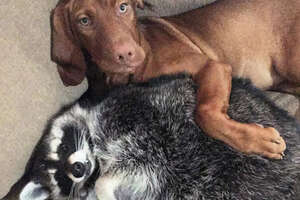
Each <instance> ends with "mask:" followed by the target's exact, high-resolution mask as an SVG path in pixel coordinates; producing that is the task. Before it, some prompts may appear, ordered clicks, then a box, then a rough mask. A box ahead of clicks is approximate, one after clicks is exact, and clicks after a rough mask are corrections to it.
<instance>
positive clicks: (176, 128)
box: [4, 75, 300, 200]
mask: <svg viewBox="0 0 300 200" xmlns="http://www.w3.org/2000/svg"><path fill="white" fill-rule="evenodd" d="M196 89H197V88H196V86H195V85H194V84H193V81H192V80H191V78H190V77H189V76H187V75H177V76H164V77H160V78H157V79H153V80H151V81H150V82H147V83H139V84H132V85H129V86H121V87H119V88H115V89H113V90H112V92H110V93H109V94H108V96H107V97H101V98H100V99H99V100H96V101H94V99H93V100H91V99H89V98H86V96H85V95H84V96H83V97H82V98H81V99H80V100H79V101H78V102H75V103H74V104H73V105H70V106H67V107H65V108H63V109H62V110H61V111H60V112H59V113H58V114H56V115H55V116H54V117H53V119H52V120H50V121H49V124H48V126H47V128H46V129H45V133H44V136H43V137H42V138H41V140H40V142H39V143H38V145H37V147H36V149H35V151H34V153H33V155H32V157H31V159H30V161H29V162H28V165H27V168H26V171H25V174H24V176H23V177H22V178H21V179H20V181H18V182H17V183H16V184H15V186H14V187H13V188H12V190H11V192H10V193H9V194H8V195H7V196H6V197H5V198H4V199H5V200H10V199H18V197H17V196H18V195H16V193H18V192H20V191H21V192H22V190H23V189H24V185H26V184H27V183H28V182H32V181H34V183H35V184H38V185H41V186H42V187H41V189H42V190H40V191H38V192H42V193H41V194H44V195H49V196H50V198H49V199H48V200H60V199H68V197H69V195H70V188H71V185H72V184H73V183H72V180H71V179H70V178H69V177H68V176H67V173H66V172H65V171H64V168H63V167H61V166H63V164H64V163H65V162H66V161H65V160H64V159H63V157H62V156H60V154H59V155H58V158H59V160H58V161H57V160H54V161H53V162H52V161H51V160H50V162H49V156H47V155H49V153H50V152H51V148H50V146H51V145H50V144H52V143H51V140H49V138H53V137H52V136H55V137H61V138H62V139H61V142H60V143H59V144H60V145H63V144H64V143H70V141H71V140H69V139H68V138H67V137H66V136H67V135H68V134H71V135H72V134H74V135H75V134H81V135H82V136H85V137H84V138H86V139H85V140H83V141H84V142H88V140H89V139H90V138H92V141H93V144H89V148H90V149H89V151H88V152H89V153H90V152H92V154H93V156H92V158H94V159H95V160H93V162H92V163H94V162H95V163H96V164H97V166H99V167H95V168H94V171H93V172H91V173H90V174H92V175H90V177H88V178H86V179H84V180H83V181H82V182H80V183H77V184H78V187H77V190H78V191H82V189H83V191H86V192H87V195H86V196H85V197H81V198H80V197H78V198H75V197H74V196H72V195H71V199H82V200H94V199H95V200H96V199H97V197H96V196H95V192H96V193H97V195H98V197H99V199H100V200H148V199H149V200H150V199H151V200H195V199H201V200H227V199H232V200H242V199H243V200H244V199H245V200H273V199H274V200H275V199H276V200H277V199H280V200H294V199H300V198H299V196H298V195H299V193H298V184H299V181H298V179H299V173H300V165H299V163H300V146H299V145H300V139H299V131H300V129H299V125H298V124H297V122H296V121H295V119H294V118H292V117H290V116H288V114H287V113H286V112H285V111H283V110H281V109H279V108H277V107H276V106H275V105H274V104H273V103H272V102H270V101H269V100H268V99H267V98H266V97H265V96H264V95H263V94H262V92H261V91H259V90H257V89H255V88H254V87H253V86H252V85H251V84H250V83H249V81H245V80H241V79H236V80H234V81H233V88H232V94H231V100H230V108H229V114H230V116H231V117H232V118H233V119H235V120H238V121H241V122H245V123H259V124H262V125H264V126H272V127H275V128H276V129H277V130H278V131H279V132H280V133H281V135H282V136H283V137H284V139H285V141H286V143H287V150H286V152H285V154H286V156H285V157H284V159H283V160H269V159H266V158H262V157H260V156H255V155H251V156H249V155H244V154H242V153H239V152H236V151H235V150H233V149H231V148H230V147H228V146H227V145H225V144H223V143H222V142H219V141H216V140H214V139H212V138H210V137H208V136H206V135H205V134H204V133H203V132H202V131H201V129H199V128H198V126H197V125H196V123H195V122H194V111H195V106H196V99H195V92H196ZM103 99H104V100H103ZM66 126H67V127H69V129H68V132H66V130H67V129H65V128H64V127H66ZM72 127H73V128H72ZM53 130H56V132H55V133H59V134H55V133H54V132H53ZM72 130H74V133H72ZM70 131H71V132H70ZM86 134H88V136H87V135H86ZM71 143H72V142H71ZM56 144H57V143H54V144H52V146H53V147H54V149H56ZM73 146H74V145H73ZM58 148H60V147H58ZM75 151H76V148H73V149H71V152H75ZM88 152H87V153H88ZM50 159H51V157H50ZM51 173H54V174H52V176H53V177H54V178H55V181H56V183H57V184H56V185H53V180H52V182H51V178H49V177H51ZM96 179H97V181H96ZM95 181H96V187H95V188H94V185H95ZM22 188H23V189H22ZM45 192H46V193H45ZM28 194H30V195H32V194H34V195H35V194H39V193H35V191H33V192H32V193H31V192H30V191H29V192H28ZM78 194H80V192H79V193H78ZM33 200H36V199H33Z"/></svg>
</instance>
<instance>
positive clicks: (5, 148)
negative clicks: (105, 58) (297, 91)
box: [0, 0, 298, 197]
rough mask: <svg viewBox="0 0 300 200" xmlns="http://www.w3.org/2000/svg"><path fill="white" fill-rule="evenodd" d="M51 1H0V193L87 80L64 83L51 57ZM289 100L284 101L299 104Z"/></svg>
mask: <svg viewBox="0 0 300 200" xmlns="http://www.w3.org/2000/svg"><path fill="white" fill-rule="evenodd" d="M203 1H205V0H153V1H152V2H153V4H154V5H157V4H158V2H161V4H160V5H161V6H155V7H154V8H157V9H158V11H157V12H155V13H156V14H157V13H164V14H170V13H172V14H173V13H177V12H179V11H182V10H187V9H191V8H193V7H197V6H198V5H200V4H201V2H203ZM210 1H212V0H210ZM175 2H176V3H175ZM205 2H207V1H205ZM55 4H56V0H53V1H49V0H47V1H45V0H38V1H28V0H0V110H1V112H0V172H1V173H0V176H1V177H0V197H2V196H3V195H4V194H6V193H7V191H8V190H9V188H10V186H11V185H12V184H13V183H14V182H15V181H16V180H17V179H18V178H19V177H20V176H21V175H22V173H23V170H24V168H25V164H26V162H27V160H28V158H29V156H30V153H31V151H32V149H33V146H34V145H35V144H36V142H37V140H38V139H39V137H40V135H41V133H42V130H43V127H44V125H45V123H46V121H47V119H48V118H49V116H51V115H52V114H54V113H55V112H56V111H57V110H58V109H59V107H60V106H61V105H64V104H66V103H68V102H70V101H72V100H74V99H75V98H77V97H78V96H79V95H80V94H81V93H82V92H83V91H84V90H85V88H86V83H83V84H82V85H81V86H79V87H72V88H65V87H64V86H63V85H62V83H61V81H60V80H59V77H58V74H57V72H56V68H55V64H53V63H52V62H51V61H50V58H49V57H50V50H49V47H50V26H49V14H50V10H51V8H53V7H54V6H55ZM152 14H153V13H152ZM281 97H282V96H280V97H279V99H281ZM284 98H285V97H284ZM289 99H290V100H291V103H287V104H288V105H289V106H291V105H294V107H295V106H296V107H297V106H298V102H296V101H295V99H294V98H293V97H289ZM286 102H288V101H286ZM294 107H293V108H290V111H291V112H294V111H295V109H294Z"/></svg>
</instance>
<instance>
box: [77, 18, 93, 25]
mask: <svg viewBox="0 0 300 200" xmlns="http://www.w3.org/2000/svg"><path fill="white" fill-rule="evenodd" d="M79 22H80V24H81V25H83V26H88V25H90V24H91V20H90V19H89V18H88V17H82V18H80V20H79Z"/></svg>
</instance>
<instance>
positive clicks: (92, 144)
mask: <svg viewBox="0 0 300 200" xmlns="http://www.w3.org/2000/svg"><path fill="white" fill-rule="evenodd" d="M89 146H90V147H93V146H94V143H93V140H92V139H90V140H89Z"/></svg>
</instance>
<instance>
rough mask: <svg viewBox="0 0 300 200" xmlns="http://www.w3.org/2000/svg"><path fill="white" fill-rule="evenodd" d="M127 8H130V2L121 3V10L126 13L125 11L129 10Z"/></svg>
mask: <svg viewBox="0 0 300 200" xmlns="http://www.w3.org/2000/svg"><path fill="white" fill-rule="evenodd" d="M127 10H128V4H127V3H122V4H121V5H120V12H121V13H125V12H127Z"/></svg>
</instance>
